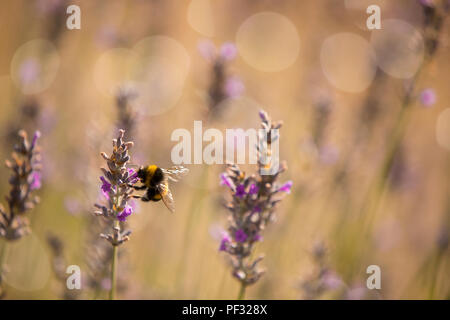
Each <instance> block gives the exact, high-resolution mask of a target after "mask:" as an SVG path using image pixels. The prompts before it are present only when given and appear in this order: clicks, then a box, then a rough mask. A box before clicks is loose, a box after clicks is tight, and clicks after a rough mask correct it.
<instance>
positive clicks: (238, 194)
mask: <svg viewBox="0 0 450 320" xmlns="http://www.w3.org/2000/svg"><path fill="white" fill-rule="evenodd" d="M245 195H246V192H245V187H244V185H243V184H240V185H238V186H237V187H236V197H239V198H241V199H242V198H243V197H244V196H245Z"/></svg>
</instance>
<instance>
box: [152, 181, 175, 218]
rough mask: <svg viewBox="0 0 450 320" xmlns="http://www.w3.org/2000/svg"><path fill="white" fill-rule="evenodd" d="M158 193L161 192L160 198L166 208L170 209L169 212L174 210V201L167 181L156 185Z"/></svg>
mask: <svg viewBox="0 0 450 320" xmlns="http://www.w3.org/2000/svg"><path fill="white" fill-rule="evenodd" d="M156 188H157V189H158V191H159V193H160V194H161V199H162V201H163V202H164V204H165V205H166V207H167V209H169V210H170V212H172V213H174V212H175V201H174V200H173V196H172V192H171V191H170V189H169V186H168V184H167V182H163V183H160V184H158V185H157V186H156Z"/></svg>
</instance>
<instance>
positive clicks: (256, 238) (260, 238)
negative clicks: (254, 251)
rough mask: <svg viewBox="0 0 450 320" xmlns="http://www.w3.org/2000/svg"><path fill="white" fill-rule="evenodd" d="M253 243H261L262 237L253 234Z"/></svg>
mask: <svg viewBox="0 0 450 320" xmlns="http://www.w3.org/2000/svg"><path fill="white" fill-rule="evenodd" d="M253 241H262V235H260V234H259V233H257V234H255V236H254V237H253Z"/></svg>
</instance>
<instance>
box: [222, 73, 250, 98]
mask: <svg viewBox="0 0 450 320" xmlns="http://www.w3.org/2000/svg"><path fill="white" fill-rule="evenodd" d="M244 90H245V86H244V83H243V82H242V81H241V79H240V78H239V77H236V76H233V77H229V78H228V79H227V80H226V82H225V93H226V95H227V96H228V97H230V98H237V97H239V96H241V95H242V93H243V92H244Z"/></svg>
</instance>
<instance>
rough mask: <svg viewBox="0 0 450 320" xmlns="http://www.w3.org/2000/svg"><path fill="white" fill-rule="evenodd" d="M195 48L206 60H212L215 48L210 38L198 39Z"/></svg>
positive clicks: (215, 51) (214, 56) (214, 55)
mask: <svg viewBox="0 0 450 320" xmlns="http://www.w3.org/2000/svg"><path fill="white" fill-rule="evenodd" d="M197 49H198V51H199V53H200V55H201V56H202V57H203V58H204V59H205V60H207V61H213V60H214V59H215V58H216V54H217V48H216V46H215V45H214V43H212V41H210V40H202V41H200V42H199V43H198V45H197Z"/></svg>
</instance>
